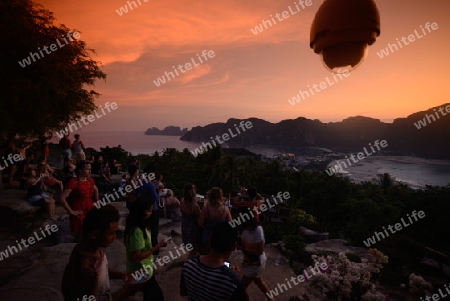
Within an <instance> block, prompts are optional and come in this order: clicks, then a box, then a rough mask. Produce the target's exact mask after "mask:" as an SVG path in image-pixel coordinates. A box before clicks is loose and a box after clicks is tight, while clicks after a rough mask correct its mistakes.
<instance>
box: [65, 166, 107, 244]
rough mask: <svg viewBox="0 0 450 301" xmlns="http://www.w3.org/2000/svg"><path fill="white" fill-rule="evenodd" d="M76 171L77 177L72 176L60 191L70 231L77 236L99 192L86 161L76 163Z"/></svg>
mask: <svg viewBox="0 0 450 301" xmlns="http://www.w3.org/2000/svg"><path fill="white" fill-rule="evenodd" d="M76 173H77V177H74V178H72V179H71V180H70V181H69V183H67V185H66V188H65V189H64V191H63V192H62V194H61V203H62V205H63V207H64V208H65V209H66V210H67V213H69V215H70V232H71V233H72V234H74V235H75V236H79V235H80V234H81V232H82V226H83V220H84V217H85V215H86V213H87V212H88V211H89V210H91V209H92V208H93V207H94V202H93V201H95V202H98V200H99V194H98V188H97V186H96V185H95V182H94V179H93V178H91V164H90V163H89V162H88V161H82V162H80V163H78V164H77V168H76ZM69 195H71V196H73V201H72V202H71V204H70V206H69V204H68V203H67V197H68V196H69ZM92 196H94V200H93V199H92Z"/></svg>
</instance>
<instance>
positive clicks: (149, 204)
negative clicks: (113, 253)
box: [124, 198, 154, 245]
mask: <svg viewBox="0 0 450 301" xmlns="http://www.w3.org/2000/svg"><path fill="white" fill-rule="evenodd" d="M153 204H154V201H153V200H152V199H151V198H145V199H144V198H137V199H136V202H135V203H134V205H133V206H132V207H131V208H130V209H131V210H130V214H129V215H128V217H127V222H126V226H125V235H124V236H125V245H126V244H127V242H128V239H129V235H130V234H131V233H132V231H133V230H134V229H135V228H137V227H138V228H140V229H141V230H142V233H143V234H144V238H145V239H147V231H145V230H146V228H147V222H146V220H145V213H144V211H146V210H149V209H151V208H153Z"/></svg>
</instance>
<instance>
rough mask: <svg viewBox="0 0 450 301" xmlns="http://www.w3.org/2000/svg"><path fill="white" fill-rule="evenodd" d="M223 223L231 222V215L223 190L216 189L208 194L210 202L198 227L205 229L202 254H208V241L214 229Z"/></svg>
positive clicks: (203, 211)
mask: <svg viewBox="0 0 450 301" xmlns="http://www.w3.org/2000/svg"><path fill="white" fill-rule="evenodd" d="M221 221H226V222H230V221H231V213H230V210H229V209H228V207H226V206H225V205H224V201H223V192H222V189H220V188H218V187H214V188H212V189H211V190H210V191H209V192H208V202H207V203H206V204H205V206H204V207H203V209H202V212H201V214H200V218H199V220H198V225H199V226H200V227H203V232H202V242H201V243H202V250H201V252H203V253H207V252H208V239H209V236H210V235H211V231H212V228H213V226H214V225H215V224H216V223H218V222H221Z"/></svg>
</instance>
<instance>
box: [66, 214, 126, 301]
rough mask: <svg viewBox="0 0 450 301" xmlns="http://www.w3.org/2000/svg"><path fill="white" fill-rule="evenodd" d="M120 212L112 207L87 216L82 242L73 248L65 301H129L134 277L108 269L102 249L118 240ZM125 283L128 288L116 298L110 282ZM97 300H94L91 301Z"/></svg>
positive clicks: (67, 270)
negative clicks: (118, 280) (128, 297)
mask: <svg viewBox="0 0 450 301" xmlns="http://www.w3.org/2000/svg"><path fill="white" fill-rule="evenodd" d="M119 217H120V216H119V212H118V211H117V209H116V208H115V207H114V206H112V205H106V206H103V207H101V208H99V209H97V208H94V209H92V210H91V211H89V212H88V213H87V214H86V218H85V220H84V224H83V236H82V239H81V241H80V242H79V243H78V244H77V245H76V246H75V247H74V248H73V250H72V254H71V255H70V259H69V263H68V264H67V266H66V268H65V270H64V275H63V279H62V283H61V292H62V294H63V296H64V301H80V300H99V301H100V300H101V301H120V300H126V297H127V292H128V290H129V288H130V287H132V286H134V285H133V284H132V280H133V279H132V277H130V275H127V274H126V273H123V272H119V271H114V270H112V269H109V268H108V259H107V258H106V254H105V251H103V249H102V248H106V247H108V246H109V245H110V244H111V243H112V242H113V241H114V240H115V239H116V232H117V229H118V225H119ZM110 277H111V279H122V280H123V281H124V283H125V285H124V286H123V287H122V289H121V290H120V291H119V292H117V293H116V294H115V295H114V296H113V295H112V294H111V284H110V281H109V279H110ZM92 296H93V298H94V299H92V298H91V297H92Z"/></svg>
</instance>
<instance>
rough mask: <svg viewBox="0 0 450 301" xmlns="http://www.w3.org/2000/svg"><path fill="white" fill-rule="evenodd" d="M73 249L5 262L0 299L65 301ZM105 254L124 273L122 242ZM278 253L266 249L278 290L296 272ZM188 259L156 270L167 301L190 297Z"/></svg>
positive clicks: (270, 278) (256, 294)
mask: <svg viewBox="0 0 450 301" xmlns="http://www.w3.org/2000/svg"><path fill="white" fill-rule="evenodd" d="M165 231H170V228H167V229H166V230H164V229H162V232H163V233H164V234H162V236H161V238H162V237H164V235H165ZM179 241H180V238H179V236H178V235H177V236H174V243H173V244H179ZM173 244H171V245H170V244H169V246H168V247H167V248H166V249H165V250H164V251H163V252H161V254H160V255H161V256H166V255H168V251H169V250H171V249H174V248H175V246H174V245H173ZM74 246H75V244H74V243H62V244H58V245H55V246H53V247H47V248H42V249H41V250H39V251H35V250H34V251H33V252H32V251H25V252H23V253H19V254H17V255H15V256H14V257H12V258H11V259H8V260H6V261H5V262H2V267H6V270H4V271H2V276H6V275H5V274H6V273H8V274H9V275H10V277H11V278H13V279H11V278H9V279H8V280H9V282H8V283H7V284H6V285H5V286H3V287H2V288H0V300H2V301H10V300H11V301H12V300H14V301H28V300H36V301H63V298H62V294H61V292H60V285H61V278H62V275H63V272H64V268H65V266H66V264H67V262H68V259H69V256H70V253H71V252H72V249H73V247H74ZM106 253H107V256H108V261H109V265H110V267H111V268H113V269H117V270H121V271H124V270H125V265H126V263H125V247H124V245H123V243H122V242H121V241H120V240H116V241H115V242H114V243H113V244H111V246H109V247H108V248H107V249H106ZM277 253H278V250H277V249H275V248H273V247H267V249H266V254H267V257H268V261H267V267H266V271H265V272H264V274H263V278H264V279H265V281H266V282H267V284H268V286H269V287H270V288H271V289H272V288H274V287H276V286H277V284H278V283H279V282H284V281H285V280H284V279H285V278H288V279H289V278H290V277H292V276H294V273H293V271H292V270H291V268H290V267H289V266H288V264H287V262H286V261H285V260H282V261H281V264H280V265H278V266H277V265H275V264H274V261H275V257H276V255H277ZM186 259H187V255H184V256H183V257H181V258H178V259H176V260H175V261H171V262H169V263H168V264H167V265H165V266H164V267H161V268H158V269H157V274H156V275H157V276H156V277H157V280H158V282H159V283H160V285H161V287H162V290H163V292H164V295H165V299H166V300H169V301H176V300H187V298H183V297H181V296H180V295H179V281H180V275H181V268H182V264H183V262H184V261H185V260H186ZM241 261H242V255H241V252H239V251H237V252H234V253H233V254H232V256H231V263H232V264H237V265H238V264H239V263H240V262H241ZM20 263H22V264H20ZM15 268H17V269H16V270H15ZM20 269H22V271H20ZM2 270H3V268H2ZM5 272H6V273H5ZM121 285H122V281H121V280H112V281H111V286H112V290H113V291H117V290H118V289H120V287H121ZM302 291H303V288H302V286H301V285H298V286H293V288H292V289H290V290H289V291H287V292H284V293H283V294H281V296H280V297H278V298H276V300H289V298H290V297H292V296H296V295H301V293H302ZM249 293H250V296H251V300H254V301H256V300H265V298H264V295H263V294H262V293H261V292H260V291H259V289H258V288H257V287H256V285H254V284H252V285H251V286H250V288H249ZM128 300H129V301H131V300H135V301H138V300H142V293H140V292H138V293H137V294H136V295H135V296H133V297H129V298H128Z"/></svg>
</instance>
